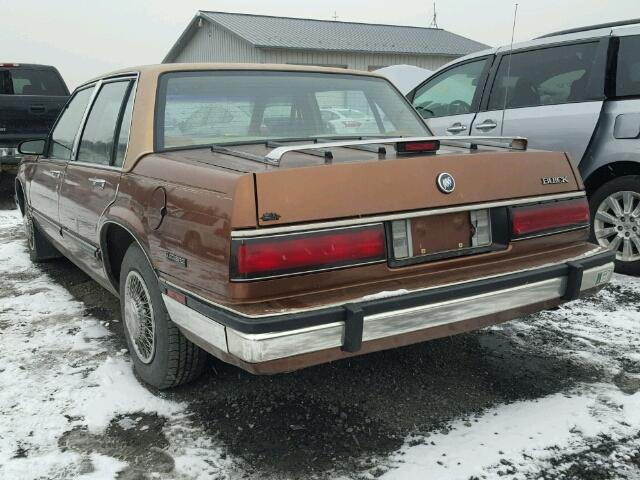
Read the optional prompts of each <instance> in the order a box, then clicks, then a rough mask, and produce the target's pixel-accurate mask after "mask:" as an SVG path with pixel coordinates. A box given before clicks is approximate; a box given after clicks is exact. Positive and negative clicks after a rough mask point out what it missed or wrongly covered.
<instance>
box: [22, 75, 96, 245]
mask: <svg viewBox="0 0 640 480" xmlns="http://www.w3.org/2000/svg"><path fill="white" fill-rule="evenodd" d="M92 94H93V87H92V86H90V87H87V88H83V89H81V90H78V91H76V92H75V93H74V95H73V96H72V97H71V99H70V100H69V102H67V104H66V105H65V107H64V109H63V110H62V112H61V114H60V117H59V118H58V120H57V122H56V124H55V126H54V127H53V130H52V132H51V135H50V136H49V140H48V142H47V151H46V152H45V154H44V155H42V156H41V157H39V158H38V161H37V162H36V165H35V167H34V169H33V176H32V177H31V179H30V182H29V204H30V205H31V209H32V212H33V215H34V217H35V219H36V221H37V222H38V225H39V226H40V227H41V228H42V229H43V230H44V231H45V232H46V233H47V234H48V235H49V236H51V237H54V238H58V237H59V235H60V225H59V224H60V218H59V215H58V195H59V192H60V184H61V182H62V179H63V177H64V173H65V170H66V168H67V163H68V162H69V159H70V158H71V156H72V152H73V150H74V148H75V145H76V141H77V137H78V129H79V128H80V124H81V123H82V118H83V117H84V115H85V112H86V109H87V106H88V104H89V101H90V99H91V96H92Z"/></svg>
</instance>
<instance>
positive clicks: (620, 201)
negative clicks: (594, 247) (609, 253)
mask: <svg viewBox="0 0 640 480" xmlns="http://www.w3.org/2000/svg"><path fill="white" fill-rule="evenodd" d="M589 203H590V209H591V221H592V228H591V236H592V239H593V240H594V241H595V242H597V243H598V244H599V245H601V246H603V247H606V248H608V249H610V250H613V251H615V252H616V271H617V272H619V273H624V274H628V275H640V175H626V176H624V177H618V178H615V179H613V180H611V181H609V182H607V183H605V184H604V185H602V186H601V187H600V188H598V189H597V190H596V191H595V192H594V193H593V195H592V196H591V199H590V200H589Z"/></svg>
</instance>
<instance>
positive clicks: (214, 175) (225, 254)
mask: <svg viewBox="0 0 640 480" xmlns="http://www.w3.org/2000/svg"><path fill="white" fill-rule="evenodd" d="M234 198H237V199H239V201H236V202H234V201H233V199H234ZM104 222H115V223H118V224H121V225H122V226H124V227H126V228H128V229H130V230H131V231H132V233H134V235H135V236H136V237H137V238H138V239H139V240H140V242H141V243H142V245H143V247H144V248H146V249H147V253H148V255H149V258H150V259H151V261H152V263H153V266H154V268H155V269H156V270H157V271H158V272H159V273H161V274H162V275H163V276H164V277H165V278H167V279H168V280H170V281H174V282H175V283H177V284H179V285H180V286H183V287H184V288H190V289H193V290H200V289H202V290H204V291H207V292H209V294H212V295H213V296H214V297H226V296H228V295H229V291H228V288H229V286H228V281H229V250H230V249H229V242H230V232H231V229H232V228H246V227H254V226H255V195H254V193H253V177H252V175H240V174H238V173H237V172H236V173H230V172H229V171H225V170H224V169H221V168H215V167H211V166H202V165H195V164H190V163H181V162H175V161H173V160H168V159H166V158H163V157H162V156H154V155H151V156H147V157H144V158H143V159H141V160H140V161H139V162H138V163H137V164H136V167H135V168H134V170H133V171H132V172H129V173H126V174H124V175H123V177H122V181H121V184H120V190H119V192H118V197H117V199H116V202H115V203H114V204H113V205H112V206H111V207H110V208H109V210H108V212H107V213H106V215H105V217H104ZM178 260H183V261H178Z"/></svg>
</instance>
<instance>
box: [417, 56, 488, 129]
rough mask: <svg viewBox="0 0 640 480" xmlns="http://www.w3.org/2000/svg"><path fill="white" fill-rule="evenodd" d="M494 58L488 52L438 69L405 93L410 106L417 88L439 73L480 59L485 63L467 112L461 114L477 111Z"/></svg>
mask: <svg viewBox="0 0 640 480" xmlns="http://www.w3.org/2000/svg"><path fill="white" fill-rule="evenodd" d="M495 58H496V54H495V53H490V54H488V55H483V56H480V57H474V58H470V59H469V60H465V61H463V62H459V63H455V64H453V65H450V66H449V67H447V68H446V69H444V70H440V71H438V72H437V73H436V74H435V75H432V76H430V77H429V78H427V79H426V80H425V81H424V82H422V83H421V84H420V85H418V86H417V87H416V88H414V89H413V90H411V92H409V93H408V95H407V99H408V100H409V101H410V102H411V106H413V108H414V109H415V106H414V105H413V101H414V99H415V97H416V94H417V93H418V90H420V89H421V88H422V87H423V86H424V85H426V84H427V83H428V82H430V81H432V80H435V79H436V78H438V77H440V76H441V75H444V74H445V73H447V72H449V71H451V70H452V69H454V68H458V67H461V66H463V65H467V64H469V63H475V62H479V61H481V60H482V61H484V62H485V64H484V66H483V67H482V71H481V72H480V75H479V76H478V85H476V91H475V92H474V94H473V99H472V100H471V105H470V106H469V112H467V113H466V114H463V115H468V114H474V113H477V112H478V111H479V108H480V102H481V99H482V97H483V96H484V90H485V87H486V85H487V79H488V77H489V72H490V70H491V68H492V67H493V64H494V63H495ZM448 116H450V115H442V116H440V117H430V118H445V117H448ZM420 118H422V119H423V120H424V121H426V120H429V118H423V117H422V115H420Z"/></svg>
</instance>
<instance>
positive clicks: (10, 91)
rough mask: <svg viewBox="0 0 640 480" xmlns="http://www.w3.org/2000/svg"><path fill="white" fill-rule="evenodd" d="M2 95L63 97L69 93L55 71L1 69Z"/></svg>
mask: <svg viewBox="0 0 640 480" xmlns="http://www.w3.org/2000/svg"><path fill="white" fill-rule="evenodd" d="M0 95H48V96H54V97H63V96H66V95H68V92H67V90H66V88H65V86H64V83H63V82H62V79H61V78H60V75H58V73H57V72H56V71H55V70H39V69H33V68H0Z"/></svg>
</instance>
